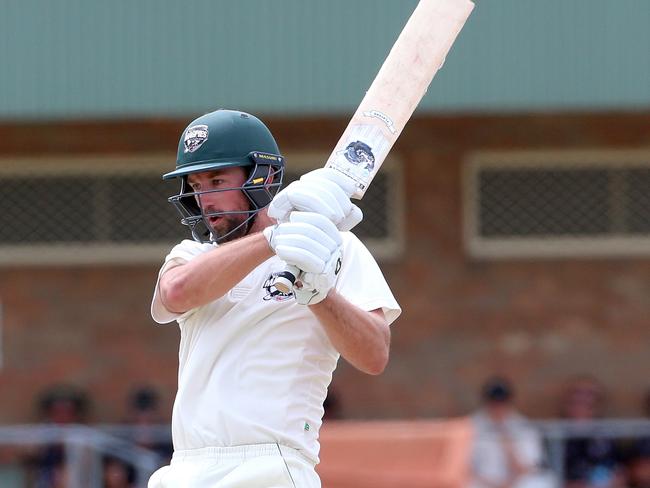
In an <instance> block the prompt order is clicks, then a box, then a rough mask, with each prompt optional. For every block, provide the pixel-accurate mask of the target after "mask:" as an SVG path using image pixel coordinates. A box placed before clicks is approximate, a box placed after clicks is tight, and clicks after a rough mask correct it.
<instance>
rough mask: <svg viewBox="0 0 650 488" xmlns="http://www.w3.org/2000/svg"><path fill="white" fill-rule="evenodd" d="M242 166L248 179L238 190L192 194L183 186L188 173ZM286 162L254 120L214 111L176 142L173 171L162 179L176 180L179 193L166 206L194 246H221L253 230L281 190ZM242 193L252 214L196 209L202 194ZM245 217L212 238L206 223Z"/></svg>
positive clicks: (251, 117) (247, 116)
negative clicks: (235, 235) (186, 229)
mask: <svg viewBox="0 0 650 488" xmlns="http://www.w3.org/2000/svg"><path fill="white" fill-rule="evenodd" d="M229 167H243V168H244V169H245V170H246V174H247V179H246V182H245V183H244V184H243V185H242V186H241V187H235V188H227V189H218V190H207V191H197V192H195V191H194V190H193V189H192V188H191V187H190V185H189V184H188V182H187V176H188V175H190V174H192V173H201V172H205V171H215V170H219V169H223V168H229ZM283 175H284V157H282V155H280V150H279V149H278V145H277V144H276V142H275V139H274V138H273V135H272V134H271V132H270V131H269V129H268V128H267V127H266V126H265V125H264V123H263V122H262V121H261V120H260V119H258V118H257V117H255V116H253V115H250V114H247V113H245V112H239V111H236V110H217V111H215V112H211V113H208V114H205V115H203V116H201V117H199V118H198V119H196V120H194V121H192V122H191V123H190V124H189V125H188V126H187V128H186V129H185V130H184V131H183V134H182V136H181V138H180V141H179V143H178V154H177V157H176V169H175V170H174V171H172V172H170V173H167V174H165V175H163V179H166V180H167V179H171V178H179V179H180V180H181V190H180V193H179V194H177V195H174V196H171V197H169V202H170V203H172V204H173V205H174V207H176V209H177V210H178V212H179V213H180V215H181V223H182V224H183V225H187V226H188V227H189V228H190V231H191V232H192V237H193V238H194V240H196V241H198V242H210V241H214V242H223V241H227V240H229V239H228V238H229V237H231V236H232V235H233V233H235V232H236V231H240V232H241V228H242V227H244V226H246V227H245V228H244V230H247V229H248V228H250V226H251V225H252V223H253V221H254V219H255V216H256V215H257V213H258V212H259V211H260V210H262V209H263V208H264V207H266V206H267V205H268V204H269V203H271V200H272V199H273V197H274V196H275V194H276V193H277V192H278V190H279V189H280V186H281V185H282V177H283ZM221 191H241V192H243V194H244V195H245V196H246V197H247V198H248V200H249V202H250V209H249V210H247V211H245V212H241V211H219V212H216V211H215V212H205V211H204V210H203V209H202V208H201V206H200V205H199V204H198V201H200V198H201V195H202V194H205V193H211V192H221ZM233 214H245V219H244V220H243V222H242V223H241V225H239V226H238V227H237V228H235V229H231V230H230V231H229V232H228V233H227V234H225V235H215V233H214V232H213V229H212V227H211V226H210V224H209V218H211V217H218V216H223V215H233Z"/></svg>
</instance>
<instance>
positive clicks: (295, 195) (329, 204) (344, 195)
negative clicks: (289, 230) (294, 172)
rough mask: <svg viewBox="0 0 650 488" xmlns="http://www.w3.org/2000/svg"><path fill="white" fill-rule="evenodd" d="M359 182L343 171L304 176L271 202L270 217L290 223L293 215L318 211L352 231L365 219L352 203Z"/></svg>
mask: <svg viewBox="0 0 650 488" xmlns="http://www.w3.org/2000/svg"><path fill="white" fill-rule="evenodd" d="M354 190H355V183H354V181H352V180H351V179H350V178H347V177H346V176H345V175H343V174H342V173H341V172H339V171H336V170H334V169H331V168H319V169H317V170H314V171H310V172H309V173H306V174H304V175H302V177H301V178H300V180H298V181H294V182H293V183H291V184H290V185H289V186H287V187H286V188H285V189H284V190H282V191H281V192H279V193H278V194H277V195H276V196H275V198H273V200H272V201H271V204H270V205H269V209H268V215H269V217H271V218H273V219H275V220H276V221H277V222H278V223H282V222H286V221H287V220H288V219H289V214H291V212H293V211H295V210H298V211H303V212H315V213H317V214H320V215H323V216H325V217H327V218H328V219H329V220H330V221H331V222H332V223H334V225H335V226H336V227H337V228H338V229H339V230H341V231H347V230H350V229H352V228H353V227H354V226H355V225H357V224H358V223H359V222H361V220H362V219H363V212H362V211H361V209H360V208H359V207H357V206H356V205H355V204H353V203H352V202H351V201H350V195H352V193H354Z"/></svg>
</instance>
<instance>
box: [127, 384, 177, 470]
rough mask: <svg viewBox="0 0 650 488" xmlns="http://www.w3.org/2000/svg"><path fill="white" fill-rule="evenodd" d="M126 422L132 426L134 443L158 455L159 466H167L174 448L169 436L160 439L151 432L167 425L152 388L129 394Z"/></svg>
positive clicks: (139, 389) (137, 389)
mask: <svg viewBox="0 0 650 488" xmlns="http://www.w3.org/2000/svg"><path fill="white" fill-rule="evenodd" d="M126 421H127V423H130V424H133V426H134V429H135V430H134V435H135V438H134V439H133V440H134V441H135V443H136V444H138V445H139V446H140V447H144V448H146V449H151V450H152V451H155V452H156V453H158V455H159V456H160V460H161V466H162V465H164V464H168V463H169V461H170V460H171V456H172V453H173V452H174V448H173V446H172V444H171V434H170V436H169V439H161V438H159V437H157V436H156V433H155V432H154V430H153V428H155V427H158V426H159V425H161V424H166V423H167V422H165V421H164V420H163V417H162V414H161V411H160V396H159V394H158V392H157V391H156V390H155V389H154V388H152V387H150V386H142V387H138V388H136V389H135V390H133V391H132V392H131V394H130V395H129V398H128V402H127V419H126Z"/></svg>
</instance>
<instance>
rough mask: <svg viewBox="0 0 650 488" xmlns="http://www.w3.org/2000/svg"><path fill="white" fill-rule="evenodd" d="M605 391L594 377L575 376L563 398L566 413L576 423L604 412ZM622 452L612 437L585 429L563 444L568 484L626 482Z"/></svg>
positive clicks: (604, 486)
mask: <svg viewBox="0 0 650 488" xmlns="http://www.w3.org/2000/svg"><path fill="white" fill-rule="evenodd" d="M603 403H604V394H603V389H602V387H601V385H600V384H599V383H598V381H596V380H595V379H593V378H590V377H580V378H576V379H575V380H573V381H572V382H571V383H570V385H569V388H568V389H567V392H566V394H565V396H564V400H563V406H562V409H563V412H562V413H563V416H564V417H565V418H566V419H569V420H573V421H574V423H575V424H576V425H579V424H580V423H584V422H588V421H591V420H595V419H597V418H598V417H599V416H600V415H601V414H602V409H603ZM619 459H620V454H619V452H618V450H617V448H616V442H615V441H614V440H613V439H610V438H607V437H602V436H597V435H594V434H593V432H592V431H591V430H586V431H585V432H584V433H581V434H580V435H577V436H574V437H571V438H569V439H567V440H566V442H565V444H564V477H565V482H566V487H567V488H616V487H622V486H624V476H623V471H622V469H621V466H620V461H619Z"/></svg>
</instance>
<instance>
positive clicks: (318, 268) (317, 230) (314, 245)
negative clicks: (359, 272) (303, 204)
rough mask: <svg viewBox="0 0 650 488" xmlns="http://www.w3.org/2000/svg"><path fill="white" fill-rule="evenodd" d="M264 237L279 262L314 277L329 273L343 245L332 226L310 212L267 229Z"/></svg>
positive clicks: (297, 214) (292, 214)
mask: <svg viewBox="0 0 650 488" xmlns="http://www.w3.org/2000/svg"><path fill="white" fill-rule="evenodd" d="M264 236H265V237H266V239H267V240H268V241H269V245H270V246H271V249H273V251H274V252H275V254H276V255H277V256H278V257H279V258H280V259H282V260H283V261H284V262H286V263H287V264H291V265H293V266H296V267H297V268H299V269H300V270H301V271H304V272H305V273H314V274H322V273H326V272H328V270H329V269H330V268H331V267H332V266H333V265H332V262H334V263H336V258H337V257H338V256H339V255H340V249H341V244H342V240H341V234H340V233H339V231H338V229H337V228H336V227H335V226H334V224H333V223H332V222H331V221H330V220H329V219H327V218H326V217H324V216H323V215H320V214H317V213H313V212H291V213H290V214H289V222H284V223H281V224H277V225H274V226H270V227H267V228H266V229H264Z"/></svg>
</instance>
